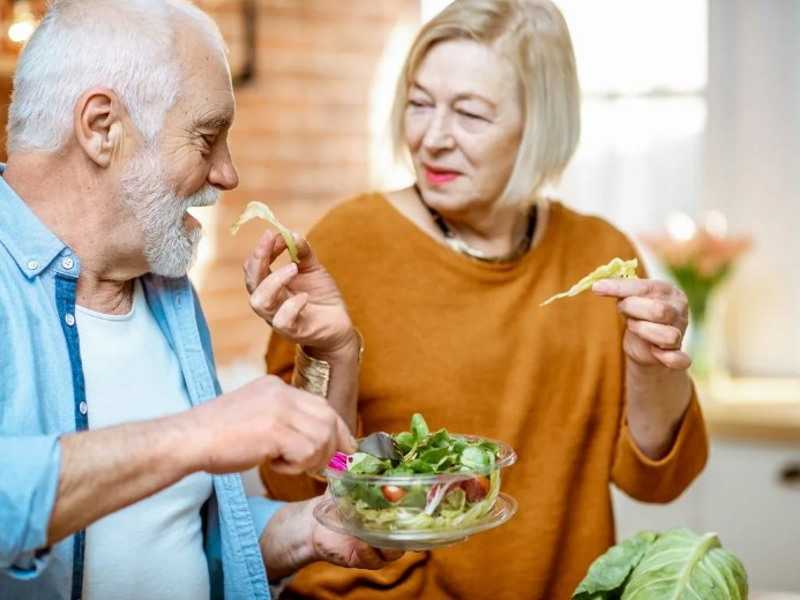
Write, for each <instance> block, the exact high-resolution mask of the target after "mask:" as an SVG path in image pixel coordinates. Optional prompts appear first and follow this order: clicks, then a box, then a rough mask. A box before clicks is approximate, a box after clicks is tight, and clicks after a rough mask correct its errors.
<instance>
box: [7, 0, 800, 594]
mask: <svg viewBox="0 0 800 600" xmlns="http://www.w3.org/2000/svg"><path fill="white" fill-rule="evenodd" d="M448 2H449V0H346V1H343V0H200V1H198V2H197V3H198V4H199V5H200V6H202V7H203V8H204V9H206V10H207V11H208V12H209V13H210V14H211V15H212V16H213V17H214V18H215V19H216V21H217V22H218V24H219V25H220V28H221V29H222V31H223V34H224V35H225V37H226V39H227V41H228V44H229V46H230V52H231V61H232V65H233V71H234V77H235V82H236V88H237V89H236V94H237V102H238V109H237V110H238V113H237V117H236V123H235V125H234V128H233V131H232V134H231V137H232V141H231V145H232V150H233V153H234V159H235V160H236V163H237V166H238V168H239V174H240V177H241V185H240V187H239V188H238V189H237V190H235V191H233V192H231V193H228V194H226V195H225V197H224V199H223V202H221V203H220V204H219V205H218V206H217V207H216V208H214V209H213V210H206V211H203V212H202V213H201V214H199V218H200V219H201V220H202V221H203V222H204V225H205V230H206V234H207V235H206V238H205V240H204V242H203V245H202V247H201V252H200V257H199V260H198V263H197V265H196V267H195V268H194V270H193V273H192V277H193V279H194V281H195V283H196V285H197V287H198V289H199V291H200V295H201V297H202V301H203V305H204V307H205V310H206V314H207V316H208V318H209V322H210V325H211V330H212V334H213V337H214V346H215V352H216V356H217V361H218V363H219V365H220V374H221V379H222V381H223V385H224V386H225V387H227V388H229V387H232V386H235V385H237V384H238V383H240V382H243V381H246V380H249V379H250V378H252V377H253V376H254V375H257V374H259V373H261V372H263V353H264V349H265V346H266V343H267V339H268V336H269V332H268V330H267V328H266V327H265V326H264V324H263V322H262V321H260V320H259V319H258V318H257V317H255V316H253V315H252V314H251V313H250V310H249V307H248V303H247V298H246V295H245V293H244V287H243V284H242V278H241V264H242V262H243V260H244V258H245V256H246V254H247V253H248V252H249V250H250V249H251V247H252V245H253V244H254V242H255V240H256V238H257V236H258V233H259V231H260V228H259V227H256V226H250V227H247V228H245V229H243V230H242V232H241V233H240V234H239V235H238V236H237V237H235V238H233V237H231V236H230V235H229V233H228V226H229V225H230V223H232V222H233V221H234V220H235V218H236V216H238V214H239V212H240V211H241V210H242V209H243V207H244V205H245V204H246V203H247V202H248V201H250V200H261V201H264V202H267V203H268V204H269V205H270V206H271V207H272V208H273V210H274V211H275V212H276V214H277V215H278V216H279V217H280V219H281V220H282V221H283V222H284V223H285V224H287V225H288V226H290V227H291V228H293V229H295V230H297V231H301V232H304V231H307V230H308V228H309V227H310V226H311V225H312V224H313V223H314V222H315V221H316V220H317V219H319V217H321V215H322V214H324V213H325V212H326V211H327V210H328V209H330V208H331V207H332V206H333V205H334V204H336V203H337V202H340V201H342V200H344V199H346V198H348V197H350V196H352V195H355V194H358V193H361V192H364V191H368V190H373V189H385V188H390V187H395V186H401V185H404V184H405V183H407V182H408V180H409V175H408V173H407V172H406V171H405V170H404V169H403V167H402V166H401V165H397V164H394V163H393V161H392V157H391V153H390V144H389V143H388V138H387V129H386V122H387V118H388V114H389V110H390V105H391V99H392V95H393V90H394V85H395V82H396V78H397V74H398V72H399V70H400V67H401V64H402V61H403V59H404V55H405V51H406V49H407V48H408V46H409V45H410V43H411V40H412V39H413V36H414V35H415V33H416V31H417V30H418V29H419V27H420V26H421V24H422V23H424V22H425V21H426V20H427V19H429V18H430V17H431V16H433V15H434V14H436V13H437V12H438V11H439V10H441V9H442V8H443V7H444V6H446V5H447V4H448ZM556 4H558V5H559V6H560V7H561V8H562V10H563V12H564V14H565V17H566V19H567V23H568V24H569V26H570V30H571V32H572V35H573V41H574V45H575V51H576V56H577V61H578V68H579V74H580V78H581V83H582V88H583V94H584V96H583V133H582V138H581V143H580V146H579V148H578V152H577V155H576V157H575V159H574V160H573V162H572V164H571V166H570V168H569V169H568V171H567V173H566V174H565V176H564V178H563V181H562V182H561V184H560V185H559V186H558V187H557V188H555V189H553V190H550V193H551V194H552V195H554V196H557V197H559V198H561V199H562V200H563V201H564V202H566V203H567V204H569V205H570V206H572V207H574V208H576V209H578V210H582V211H584V212H589V213H594V214H599V215H602V216H604V217H605V218H607V219H609V220H610V221H612V222H613V223H614V224H616V225H617V226H619V227H620V228H622V229H623V230H625V231H626V232H627V233H628V235H629V236H630V237H631V238H633V239H634V240H635V241H636V242H637V243H639V244H640V247H641V250H642V253H643V254H644V256H645V258H646V261H647V264H648V267H649V268H650V270H651V272H653V273H654V274H655V275H657V276H659V277H675V278H676V279H677V280H678V281H680V282H681V284H682V285H684V287H687V288H691V291H692V295H691V299H693V300H694V301H695V303H696V304H695V305H696V307H700V306H702V307H703V309H702V311H701V310H700V308H697V310H696V312H697V314H698V315H699V314H701V313H702V315H703V318H702V319H695V321H696V323H695V326H694V327H693V331H692V332H691V333H690V337H689V341H688V343H689V344H690V345H691V347H692V351H693V353H694V355H695V362H696V364H697V365H698V369H697V372H696V376H697V378H698V380H699V381H700V385H701V388H702V393H703V402H704V407H705V411H706V414H707V417H708V421H709V428H710V430H711V432H712V456H711V461H710V463H709V466H708V468H707V470H706V472H705V473H704V475H703V476H702V478H701V479H700V481H699V482H698V484H696V485H695V486H694V487H693V488H692V489H691V490H690V491H689V492H687V493H686V494H685V495H684V497H683V498H681V499H680V500H679V501H678V502H676V503H674V504H672V505H669V506H667V507H651V506H643V505H640V504H637V503H634V502H631V501H629V500H626V499H624V498H622V497H615V502H616V504H617V513H618V521H619V529H620V535H622V536H627V535H629V534H631V533H633V532H635V531H636V530H639V529H643V528H652V529H664V528H667V527H672V526H678V525H685V526H689V527H692V528H694V529H697V530H714V531H718V532H719V533H720V535H721V537H722V540H723V543H724V544H725V545H726V547H728V548H730V549H731V550H733V551H734V552H736V553H737V554H738V555H739V556H740V557H741V558H742V559H743V561H744V563H745V565H746V566H747V568H748V570H749V572H750V577H751V580H752V583H753V586H754V587H755V588H756V589H761V590H774V591H781V590H782V591H786V592H798V593H800V569H798V562H797V556H798V555H800V235H798V225H800V219H799V218H798V217H797V216H796V215H797V211H798V206H797V205H798V203H800V0H757V1H754V0H556ZM43 8H44V2H43V1H30V2H29V1H24V0H17V1H12V0H3V1H2V2H0V21H2V23H3V28H2V32H3V34H4V35H3V36H2V38H1V39H0V101H1V102H2V104H3V105H2V106H0V114H2V117H1V118H2V124H3V125H4V123H5V112H6V108H7V104H8V98H9V94H10V90H11V78H12V76H13V70H14V65H15V61H16V56H17V54H18V52H19V50H20V48H21V46H22V44H23V43H24V41H25V40H26V39H27V37H28V36H29V35H30V33H31V31H32V30H33V27H35V24H36V22H37V20H38V19H39V18H40V17H41V14H42V11H43ZM343 243H346V240H343ZM688 292H689V290H688V289H687V293H688ZM695 305H693V306H695ZM587 333H588V332H587ZM250 485H251V486H253V487H257V483H256V482H255V481H254V480H252V479H251V480H250Z"/></svg>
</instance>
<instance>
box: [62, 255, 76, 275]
mask: <svg viewBox="0 0 800 600" xmlns="http://www.w3.org/2000/svg"><path fill="white" fill-rule="evenodd" d="M61 266H62V267H64V268H65V269H66V270H67V271H69V270H70V269H71V268H72V267H74V266H75V261H74V260H72V257H71V256H67V257H66V258H65V259H64V260H62V261H61Z"/></svg>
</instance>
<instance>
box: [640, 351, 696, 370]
mask: <svg viewBox="0 0 800 600" xmlns="http://www.w3.org/2000/svg"><path fill="white" fill-rule="evenodd" d="M650 351H651V352H652V353H653V356H654V357H656V359H657V360H658V362H660V363H661V364H662V365H664V366H665V367H667V368H669V369H674V370H676V371H683V370H686V369H688V368H689V367H691V366H692V359H691V358H689V355H688V354H686V352H681V351H678V350H661V349H660V348H655V347H653V348H651V350H650Z"/></svg>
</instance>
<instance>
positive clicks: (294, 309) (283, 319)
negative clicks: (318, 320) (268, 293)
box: [272, 292, 308, 332]
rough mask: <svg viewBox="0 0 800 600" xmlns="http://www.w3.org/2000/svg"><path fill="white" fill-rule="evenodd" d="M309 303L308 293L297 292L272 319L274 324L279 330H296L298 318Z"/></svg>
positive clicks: (281, 306) (282, 305)
mask: <svg viewBox="0 0 800 600" xmlns="http://www.w3.org/2000/svg"><path fill="white" fill-rule="evenodd" d="M306 304H308V294H306V293H305V292H304V293H302V294H297V295H296V296H292V297H290V298H289V299H287V300H285V301H284V302H283V303H282V304H281V305H280V307H279V308H278V310H277V312H276V313H275V316H274V317H273V319H272V326H273V327H274V328H275V329H277V330H279V331H286V332H292V331H294V328H295V325H296V323H297V319H298V317H299V316H300V313H301V312H302V310H303V308H305V306H306Z"/></svg>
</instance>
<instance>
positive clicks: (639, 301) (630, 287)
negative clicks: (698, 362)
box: [592, 279, 692, 460]
mask: <svg viewBox="0 0 800 600" xmlns="http://www.w3.org/2000/svg"><path fill="white" fill-rule="evenodd" d="M592 291H594V292H595V293H596V294H598V295H601V296H613V297H615V298H618V301H617V308H618V309H619V311H620V312H621V313H622V314H623V315H625V316H626V317H627V325H626V328H625V335H624V337H623V341H622V346H623V350H624V352H625V355H626V357H627V361H626V365H625V404H626V418H627V422H628V427H629V429H630V432H631V435H632V436H633V439H634V440H635V441H636V444H637V445H638V446H639V448H640V449H641V450H642V451H643V452H644V453H645V454H646V455H647V456H649V457H650V458H651V459H653V460H658V459H660V458H663V457H664V456H666V455H667V453H668V452H669V450H670V448H672V446H673V444H674V441H675V439H676V435H677V432H678V430H679V429H680V425H681V423H682V422H683V416H684V415H685V414H686V409H687V407H688V406H689V402H690V401H691V398H692V382H691V380H690V379H689V376H688V373H687V369H688V368H689V366H690V365H691V364H692V361H691V359H690V358H689V356H688V355H687V354H686V353H685V352H683V351H682V350H681V342H682V341H683V335H684V333H685V332H686V327H687V325H688V324H689V307H688V302H687V300H686V295H685V294H684V293H683V292H682V291H680V290H679V289H678V288H676V287H675V286H673V285H670V284H668V283H665V282H663V281H655V280H652V279H604V280H603V281H598V282H597V283H595V284H594V286H593V287H592Z"/></svg>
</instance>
